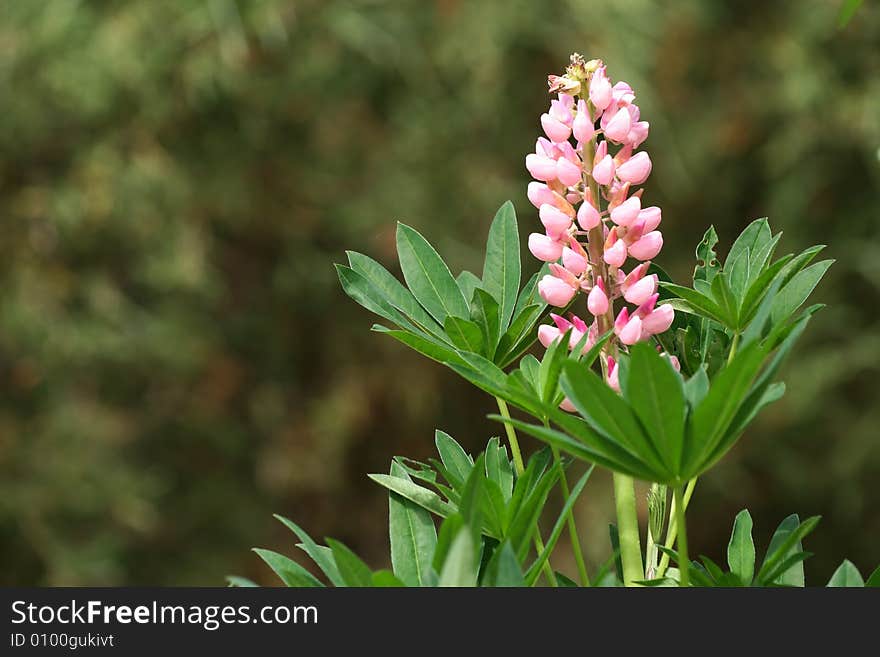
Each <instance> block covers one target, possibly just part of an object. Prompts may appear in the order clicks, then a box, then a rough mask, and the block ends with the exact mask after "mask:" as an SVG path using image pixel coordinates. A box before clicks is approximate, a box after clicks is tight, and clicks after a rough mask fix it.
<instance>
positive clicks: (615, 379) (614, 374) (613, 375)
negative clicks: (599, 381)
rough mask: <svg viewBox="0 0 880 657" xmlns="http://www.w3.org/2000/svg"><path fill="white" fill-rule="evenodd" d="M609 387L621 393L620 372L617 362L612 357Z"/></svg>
mask: <svg viewBox="0 0 880 657" xmlns="http://www.w3.org/2000/svg"><path fill="white" fill-rule="evenodd" d="M607 362H608V387H609V388H611V389H612V390H614V391H615V392H620V372H619V370H618V367H617V362H616V361H615V360H614V359H613V358H612V357H611V356H609V357H608V361H607Z"/></svg>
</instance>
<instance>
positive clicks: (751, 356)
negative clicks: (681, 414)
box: [685, 342, 765, 478]
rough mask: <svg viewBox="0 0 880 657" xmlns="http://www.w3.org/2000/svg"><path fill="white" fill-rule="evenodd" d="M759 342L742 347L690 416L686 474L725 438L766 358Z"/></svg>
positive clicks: (691, 471) (692, 470)
mask: <svg viewBox="0 0 880 657" xmlns="http://www.w3.org/2000/svg"><path fill="white" fill-rule="evenodd" d="M764 355H765V354H764V350H763V349H762V348H761V346H760V345H759V344H758V343H756V342H755V343H752V344H751V345H749V346H747V347H745V348H744V349H741V350H740V351H739V352H738V353H737V354H736V357H734V359H733V361H732V362H731V363H730V364H729V365H728V366H727V367H725V368H724V369H723V370H721V372H720V373H719V374H718V375H717V376H716V377H715V380H714V381H713V382H712V385H711V387H710V388H709V392H708V394H707V395H706V397H705V399H703V401H702V402H701V403H700V405H699V406H698V407H697V408H696V410H695V411H694V412H693V414H692V416H691V422H690V432H689V440H688V441H687V444H686V446H685V463H686V466H685V470H688V471H689V472H688V473H687V474H688V476H687V478H692V477H694V476H696V475H697V474H699V472H697V471H694V470H695V468H697V467H698V466H699V463H700V462H701V461H702V460H703V459H704V458H705V457H706V456H707V455H708V454H711V453H712V451H713V450H714V449H715V447H716V446H717V445H718V444H719V443H720V442H721V441H722V439H723V438H724V436H725V432H726V431H727V429H728V427H729V426H730V424H731V422H732V421H733V419H734V417H735V416H736V413H737V411H738V410H739V408H740V406H741V405H742V403H743V401H744V399H745V397H746V395H747V394H748V391H749V388H750V387H751V385H752V381H753V380H754V378H755V375H756V374H757V373H758V370H759V369H760V367H761V363H762V362H763V360H764Z"/></svg>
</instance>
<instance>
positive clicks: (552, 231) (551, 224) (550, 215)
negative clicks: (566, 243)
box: [538, 203, 571, 240]
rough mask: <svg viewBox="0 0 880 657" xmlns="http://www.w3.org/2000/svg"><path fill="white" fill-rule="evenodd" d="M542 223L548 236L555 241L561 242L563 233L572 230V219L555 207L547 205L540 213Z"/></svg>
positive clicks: (542, 207)
mask: <svg viewBox="0 0 880 657" xmlns="http://www.w3.org/2000/svg"><path fill="white" fill-rule="evenodd" d="M538 216H540V218H541V223H542V224H544V228H545V229H546V230H547V235H548V236H549V237H551V238H553V239H554V240H559V239H560V237H561V236H562V234H563V233H565V232H566V231H567V230H568V229H569V228H571V217H569V216H568V215H567V214H565V213H564V212H562V211H561V210H560V209H558V208H557V207H556V206H554V205H549V204H547V203H545V204H544V205H542V206H541V208H540V210H539V211H538Z"/></svg>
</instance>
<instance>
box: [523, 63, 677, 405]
mask: <svg viewBox="0 0 880 657" xmlns="http://www.w3.org/2000/svg"><path fill="white" fill-rule="evenodd" d="M548 85H549V87H550V90H551V92H553V93H558V96H556V97H555V98H553V99H551V102H550V107H549V109H548V110H547V112H546V113H545V114H543V115H542V116H541V125H542V127H543V129H544V132H545V133H546V137H544V136H542V137H539V138H538V140H537V142H536V143H535V152H534V153H531V154H529V155H528V156H527V157H526V168H527V169H528V170H529V172H530V173H531V174H532V176H533V177H534V178H535V182H532V183H530V184H529V187H528V198H529V201H531V203H532V204H533V205H534V206H535V207H536V208H538V216H539V217H540V220H541V223H542V224H543V226H544V229H545V234H543V235H542V234H540V233H533V234H532V235H530V236H529V250H530V251H531V252H532V253H533V254H534V255H535V257H536V258H538V259H539V260H542V261H544V262H547V263H549V268H550V274H549V275H547V276H545V277H543V278H542V279H541V281H540V282H539V283H538V291H539V293H540V295H541V296H542V297H543V298H544V299H545V301H547V303H548V304H550V305H552V306H557V307H563V306H567V305H568V304H569V303H571V302H572V301H573V300H574V297H575V296H576V295H577V294H579V293H580V292H585V293H586V295H587V299H586V306H587V310H588V311H589V312H590V314H591V315H593V319H592V322H591V323H590V324H589V325H588V323H587V322H586V321H584V320H582V319H580V318H578V317H577V316H576V315H572V316H571V320H568V319H565V318H563V317H561V316H559V315H553V320H554V324H553V325H547V326H542V327H540V328H539V329H538V339H539V340H540V342H541V344H543V345H544V346H545V347H546V346H548V345H550V344H553V342H554V341H555V340H558V339H559V338H560V336H562V335H563V334H564V333H565V332H567V331H570V339H569V345H568V346H569V348H570V349H573V348H574V347H575V345H576V344H577V342H578V341H579V340H581V339H583V338H584V336H585V335H586V336H587V338H586V339H585V340H584V341H585V343H586V344H587V347H586V348H589V347H590V346H592V345H593V344H595V342H596V341H597V340H598V337H599V332H600V327H603V330H604V329H607V328H609V326H608V325H609V323H613V327H611V328H613V334H614V336H615V337H612V339H611V342H609V346H608V348H607V352H606V353H605V354H604V356H603V357H605V358H606V359H607V360H606V365H607V367H606V373H607V377H608V384H609V385H610V386H611V387H613V388H615V389H617V390H619V388H620V386H619V382H618V374H617V372H618V364H617V362H616V361H615V360H614V359H613V358H611V357H610V354H611V353H614V349H616V348H623V349H624V350H626V347H628V346H629V345H632V344H634V343H636V342H638V341H640V340H647V339H649V338H650V337H651V336H652V335H656V334H657V333H661V332H663V331H665V330H668V329H669V327H670V326H671V325H672V322H673V320H674V311H673V309H672V307H671V306H669V305H662V306H657V302H658V299H659V294H658V293H657V286H658V283H659V281H658V278H657V276H656V275H653V274H648V267H649V266H650V262H648V261H649V260H651V259H653V258H654V257H655V256H656V255H657V254H658V252H659V251H660V249H661V248H662V246H663V236H662V234H661V232H660V230H659V226H660V221H661V211H660V208H658V207H656V206H648V207H643V200H642V197H643V193H644V191H645V188H644V187H643V185H644V183H645V182H646V181H647V179H648V177H649V176H650V174H651V171H652V167H653V164H652V161H651V156H650V155H649V154H648V153H647V152H645V151H639V150H638V149H639V147H640V145H641V144H642V143H643V142H644V141H645V139H647V137H648V132H649V128H650V126H649V124H648V122H647V121H644V120H642V116H641V109H640V108H639V106H638V105H636V103H635V100H636V96H635V92H634V91H633V89H632V87H631V86H630V85H629V84H627V83H626V82H622V81H618V82H616V83H614V84H612V82H611V80H610V79H609V78H608V75H607V72H606V69H605V66H604V64H603V63H602V62H601V61H598V60H594V61H592V62H586V61H584V60H583V58H581V57H580V56H573V59H572V66H571V67H570V68H569V69H568V72H567V74H566V75H564V76H552V75H551V76H549V77H548ZM597 123H598V128H599V130H598V131H597ZM575 221H576V222H577V223H576V225H575ZM588 254H589V255H588ZM629 257H632V258H634V259H635V260H638V261H642V264H637V265H636V266H635V267H633V268H632V269H631V270H630V272H629V273H628V274H627V273H626V272H624V271H623V270H622V267H623V265H624V263H625V262H626V261H627V258H629ZM618 301H619V303H617V304H616V303H615V302H618ZM626 304H631V306H629V307H628V306H627V305H626ZM615 305H617V306H618V307H615ZM615 345H616V346H615ZM670 362H672V363H673V366H674V365H675V364H676V363H675V362H674V361H672V360H670ZM562 407H563V408H570V405H569V404H567V403H565V402H564V403H563V405H562Z"/></svg>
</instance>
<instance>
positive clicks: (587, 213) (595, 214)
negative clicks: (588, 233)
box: [577, 200, 602, 230]
mask: <svg viewBox="0 0 880 657" xmlns="http://www.w3.org/2000/svg"><path fill="white" fill-rule="evenodd" d="M577 220H578V224H580V227H581V228H583V229H584V230H593V229H594V228H595V227H596V226H598V225H599V223H600V222H601V221H602V217H601V216H600V215H599V211H598V210H597V209H596V208H595V207H593V204H592V203H590V201H589V200H585V201H584V202H583V203H581V207H579V208H578V212H577Z"/></svg>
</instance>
